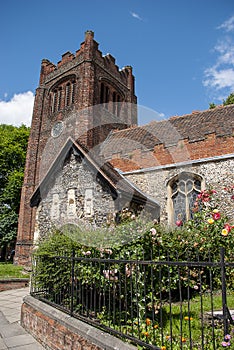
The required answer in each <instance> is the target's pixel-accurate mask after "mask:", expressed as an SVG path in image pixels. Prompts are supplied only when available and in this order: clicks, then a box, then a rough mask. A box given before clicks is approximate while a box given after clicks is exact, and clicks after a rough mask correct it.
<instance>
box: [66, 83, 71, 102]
mask: <svg viewBox="0 0 234 350" xmlns="http://www.w3.org/2000/svg"><path fill="white" fill-rule="evenodd" d="M70 104H71V84H70V83H68V84H67V85H66V106H70Z"/></svg>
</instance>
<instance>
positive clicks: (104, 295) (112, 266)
mask: <svg viewBox="0 0 234 350" xmlns="http://www.w3.org/2000/svg"><path fill="white" fill-rule="evenodd" d="M33 266H34V268H33V274H32V283H31V285H32V289H31V294H32V295H33V296H34V297H36V298H39V299H40V300H42V301H44V302H46V303H49V304H51V305H53V306H54V307H56V308H59V309H60V310H62V311H64V312H66V313H69V314H70V315H71V316H73V317H76V318H79V319H80V320H82V321H84V322H87V323H90V324H91V325H93V326H95V327H98V328H101V329H103V330H105V331H106V332H109V333H111V334H113V335H115V336H118V337H120V338H122V339H125V340H126V341H129V342H131V343H133V344H136V345H137V346H138V347H139V348H141V349H155V350H156V349H173V350H176V349H193V350H196V349H206V350H208V349H209V350H210V349H212V350H214V349H221V348H223V347H224V346H229V348H231V347H230V346H231V345H232V346H234V344H231V340H230V337H231V336H230V332H231V330H232V328H234V327H232V325H233V318H232V315H231V312H230V310H229V308H228V304H229V303H231V302H232V300H233V299H234V298H233V297H234V292H233V287H234V281H233V279H234V278H233V277H234V263H233V262H227V261H225V251H224V249H223V248H221V249H220V260H219V261H212V259H211V258H209V259H208V260H207V261H199V258H198V259H197V261H194V260H193V261H190V260H189V259H188V261H178V260H170V259H169V258H168V257H165V258H164V259H162V257H160V259H158V260H157V259H152V260H138V259H131V260H130V259H127V258H126V259H123V258H121V259H112V258H111V256H108V257H103V258H100V257H95V256H92V255H89V256H82V257H80V256H76V255H75V252H73V253H72V255H71V256H66V255H64V256H56V255H55V256H46V255H43V256H36V257H34V264H33ZM228 344H230V345H228ZM233 348H234V347H233Z"/></svg>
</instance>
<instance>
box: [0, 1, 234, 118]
mask: <svg viewBox="0 0 234 350" xmlns="http://www.w3.org/2000/svg"><path fill="white" fill-rule="evenodd" d="M86 30H93V31H94V32H95V40H96V41H97V42H99V49H100V50H101V51H102V52H103V54H107V53H111V54H112V55H113V56H114V57H115V58H116V63H117V65H118V66H119V67H120V68H122V67H123V66H126V65H131V66H133V72H134V75H135V77H136V94H137V96H138V103H139V104H140V105H141V106H144V107H146V108H149V109H152V110H154V111H157V112H158V113H159V114H160V115H162V116H163V117H165V118H167V117H170V116H173V115H183V114H188V113H191V112H192V111H193V110H205V109H208V108H209V103H210V102H215V103H217V104H220V103H222V101H223V99H224V98H226V97H227V96H228V95H229V94H230V93H231V92H233V91H234V2H233V0H222V1H221V0H118V1H113V0H112V1H111V0H109V1H107V0H89V1H80V0H67V1H65V0H63V1H62V0H40V1H37V0H8V1H2V2H1V11H0V33H1V56H0V123H9V124H15V125H20V124H21V123H25V124H27V125H30V120H31V114H32V106H33V98H34V94H35V90H36V88H37V86H38V82H39V72H40V65H41V60H42V59H43V58H47V59H49V60H50V61H52V62H54V63H57V62H58V61H59V60H60V58H61V55H62V54H63V53H65V52H66V51H71V52H72V53H75V51H76V50H77V49H79V47H80V43H81V42H82V41H83V40H84V32H85V31H86ZM150 118H151V116H150V114H149V115H148V116H147V115H146V116H145V117H144V116H143V117H141V120H140V123H146V122H148V121H149V119H150Z"/></svg>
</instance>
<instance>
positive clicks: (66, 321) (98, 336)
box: [21, 295, 137, 350]
mask: <svg viewBox="0 0 234 350" xmlns="http://www.w3.org/2000/svg"><path fill="white" fill-rule="evenodd" d="M23 303H24V304H25V305H26V306H29V307H31V308H33V309H34V310H36V311H37V312H40V313H42V314H43V315H45V316H47V317H48V318H50V319H51V320H54V321H56V322H57V323H59V324H60V325H62V326H64V327H65V328H67V329H68V330H69V331H71V332H72V333H74V334H78V335H79V336H81V337H82V338H84V339H86V340H87V341H88V342H90V343H92V344H94V345H96V346H98V347H99V348H101V349H105V350H136V349H137V348H136V347H135V346H133V345H130V344H128V343H125V342H123V341H122V340H120V339H118V338H116V337H114V336H112V335H110V334H108V333H105V332H104V331H102V330H100V329H98V328H95V327H93V326H91V325H89V324H87V323H85V322H82V321H80V320H78V319H76V318H74V317H71V316H70V315H68V314H66V313H64V312H62V311H60V310H58V309H56V308H54V307H52V306H50V305H48V304H46V303H44V302H42V301H40V300H38V299H36V298H34V297H32V296H30V295H27V296H26V297H24V299H23ZM22 310H23V308H22ZM22 317H23V315H22V313H21V322H22ZM28 331H30V330H28ZM39 341H40V340H39ZM43 345H44V344H43Z"/></svg>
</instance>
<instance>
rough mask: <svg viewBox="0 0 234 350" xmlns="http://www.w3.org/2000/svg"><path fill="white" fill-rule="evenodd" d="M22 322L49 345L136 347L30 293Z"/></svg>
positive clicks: (84, 349)
mask: <svg viewBox="0 0 234 350" xmlns="http://www.w3.org/2000/svg"><path fill="white" fill-rule="evenodd" d="M21 325H22V326H23V327H24V328H25V329H26V331H27V332H29V333H30V334H32V336H33V337H34V338H35V339H37V341H39V342H40V343H41V344H42V345H43V346H44V347H45V348H46V349H48V348H49V349H51V350H104V349H105V350H136V347H135V346H133V345H130V344H128V343H124V342H123V341H121V340H120V339H118V338H116V337H113V336H111V335H110V334H108V333H105V332H104V331H101V330H99V329H97V328H94V327H92V326H90V325H88V324H86V323H84V322H81V321H80V320H77V319H75V318H72V317H70V316H69V315H67V314H65V313H63V312H61V311H59V310H57V309H54V308H53V307H51V306H50V305H47V304H45V303H42V302H40V301H38V300H37V299H34V298H33V297H31V296H27V297H26V298H25V299H24V303H23V305H22V309H21Z"/></svg>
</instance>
